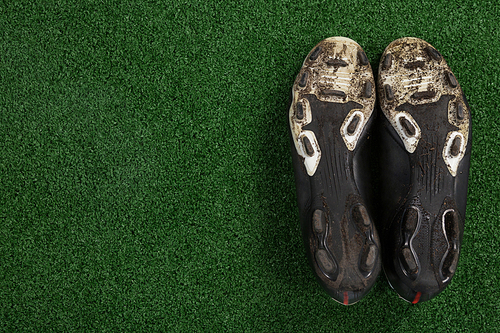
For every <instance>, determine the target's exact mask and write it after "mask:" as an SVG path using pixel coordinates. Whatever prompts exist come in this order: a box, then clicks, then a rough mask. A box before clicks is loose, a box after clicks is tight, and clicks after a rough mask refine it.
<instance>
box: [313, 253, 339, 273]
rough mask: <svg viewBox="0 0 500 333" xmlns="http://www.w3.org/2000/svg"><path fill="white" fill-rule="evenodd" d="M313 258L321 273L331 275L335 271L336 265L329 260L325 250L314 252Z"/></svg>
mask: <svg viewBox="0 0 500 333" xmlns="http://www.w3.org/2000/svg"><path fill="white" fill-rule="evenodd" d="M315 257H316V262H317V263H318V266H319V268H321V270H322V271H323V272H325V273H327V274H331V273H334V272H335V271H336V270H337V264H336V263H335V261H333V260H332V259H331V258H330V256H329V255H328V252H326V250H325V249H319V250H318V251H316V255H315Z"/></svg>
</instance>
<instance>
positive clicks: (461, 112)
mask: <svg viewBox="0 0 500 333" xmlns="http://www.w3.org/2000/svg"><path fill="white" fill-rule="evenodd" d="M457 118H458V120H462V119H464V106H463V105H462V103H460V102H459V103H457Z"/></svg>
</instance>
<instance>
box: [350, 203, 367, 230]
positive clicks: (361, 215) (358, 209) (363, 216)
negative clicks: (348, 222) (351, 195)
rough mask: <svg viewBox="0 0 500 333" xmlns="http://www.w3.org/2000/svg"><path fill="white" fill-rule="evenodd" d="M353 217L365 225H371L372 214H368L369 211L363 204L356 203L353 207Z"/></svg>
mask: <svg viewBox="0 0 500 333" xmlns="http://www.w3.org/2000/svg"><path fill="white" fill-rule="evenodd" d="M352 218H353V220H354V221H356V222H357V223H362V224H363V225H364V226H369V225H370V216H368V211H367V210H366V208H365V206H363V205H361V204H360V205H356V206H354V208H353V209H352Z"/></svg>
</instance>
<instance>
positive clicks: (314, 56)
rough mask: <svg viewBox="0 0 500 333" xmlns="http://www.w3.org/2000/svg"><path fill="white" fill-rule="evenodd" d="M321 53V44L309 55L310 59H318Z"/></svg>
mask: <svg viewBox="0 0 500 333" xmlns="http://www.w3.org/2000/svg"><path fill="white" fill-rule="evenodd" d="M320 53H321V46H318V47H317V48H315V49H314V51H312V53H311V56H310V57H309V59H310V60H316V59H318V56H319V54H320Z"/></svg>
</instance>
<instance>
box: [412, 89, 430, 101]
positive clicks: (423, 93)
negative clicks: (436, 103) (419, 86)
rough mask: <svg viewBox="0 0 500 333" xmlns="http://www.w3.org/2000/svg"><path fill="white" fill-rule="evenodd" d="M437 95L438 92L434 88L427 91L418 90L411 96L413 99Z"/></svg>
mask: <svg viewBox="0 0 500 333" xmlns="http://www.w3.org/2000/svg"><path fill="white" fill-rule="evenodd" d="M434 96H436V92H435V91H434V90H426V91H417V92H416V93H414V94H413V95H411V98H413V99H430V98H434Z"/></svg>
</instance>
